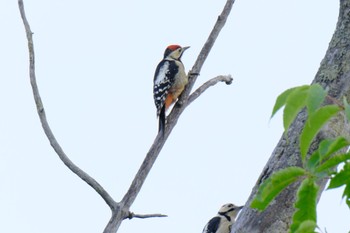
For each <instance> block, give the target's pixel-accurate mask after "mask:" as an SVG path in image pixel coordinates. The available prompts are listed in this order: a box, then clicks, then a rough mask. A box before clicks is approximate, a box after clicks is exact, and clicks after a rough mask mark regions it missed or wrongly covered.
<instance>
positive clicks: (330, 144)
mask: <svg viewBox="0 0 350 233" xmlns="http://www.w3.org/2000/svg"><path fill="white" fill-rule="evenodd" d="M323 141H325V143H323ZM349 145H350V142H349V141H348V140H347V139H346V138H344V137H337V138H335V139H325V140H322V142H321V143H320V146H319V151H320V156H321V159H327V158H328V157H330V156H331V155H332V154H333V153H335V152H337V151H339V150H341V149H343V148H344V147H348V146H349Z"/></svg>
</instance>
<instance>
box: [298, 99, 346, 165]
mask: <svg viewBox="0 0 350 233" xmlns="http://www.w3.org/2000/svg"><path fill="white" fill-rule="evenodd" d="M339 110H340V108H339V107H338V106H336V105H328V106H324V107H322V108H319V109H318V110H317V111H315V112H313V113H312V114H311V115H310V116H309V117H308V119H307V121H306V123H305V126H304V128H303V131H302V132H301V135H300V153H301V158H302V160H303V161H304V160H305V157H306V154H307V152H308V150H309V147H310V145H311V142H312V140H313V139H314V138H315V136H316V134H317V133H318V132H319V131H320V129H321V128H322V126H323V125H324V124H325V123H326V122H327V121H328V120H329V119H330V118H331V117H332V116H334V115H335V114H337V113H338V112H339Z"/></svg>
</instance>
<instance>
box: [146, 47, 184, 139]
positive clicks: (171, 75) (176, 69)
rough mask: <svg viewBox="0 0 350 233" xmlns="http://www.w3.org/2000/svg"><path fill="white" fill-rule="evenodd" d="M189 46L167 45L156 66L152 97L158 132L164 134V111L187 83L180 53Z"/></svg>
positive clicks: (174, 100)
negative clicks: (157, 118)
mask: <svg viewBox="0 0 350 233" xmlns="http://www.w3.org/2000/svg"><path fill="white" fill-rule="evenodd" d="M188 48H189V47H181V46H180V45H169V46H168V47H167V48H166V49H165V52H164V57H163V60H161V61H160V63H159V64H158V66H157V68H156V72H155V74H154V80H153V97H154V103H155V105H156V107H157V116H158V117H159V132H162V133H163V134H164V129H165V112H166V110H167V109H168V108H169V107H170V106H171V105H172V104H173V103H175V102H176V100H177V98H178V97H179V96H180V95H181V93H182V92H183V90H184V89H185V86H186V85H187V83H188V77H187V75H186V72H185V67H184V65H183V64H182V61H181V57H182V54H183V53H184V52H185V51H186V49H188Z"/></svg>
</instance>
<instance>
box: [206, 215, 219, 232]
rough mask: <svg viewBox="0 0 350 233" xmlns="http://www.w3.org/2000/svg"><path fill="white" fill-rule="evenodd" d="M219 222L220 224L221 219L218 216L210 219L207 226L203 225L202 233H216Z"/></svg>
mask: <svg viewBox="0 0 350 233" xmlns="http://www.w3.org/2000/svg"><path fill="white" fill-rule="evenodd" d="M220 222H221V218H220V217H219V216H216V217H214V218H212V219H210V221H209V222H208V223H207V225H205V227H204V229H203V233H216V232H217V230H218V229H219V226H220Z"/></svg>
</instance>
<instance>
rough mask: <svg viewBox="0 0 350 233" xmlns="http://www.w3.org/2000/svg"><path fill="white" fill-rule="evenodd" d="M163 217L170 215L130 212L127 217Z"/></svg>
mask: <svg viewBox="0 0 350 233" xmlns="http://www.w3.org/2000/svg"><path fill="white" fill-rule="evenodd" d="M163 217H168V215H165V214H135V213H133V212H129V215H128V216H127V217H126V218H128V219H133V218H142V219H144V218H163Z"/></svg>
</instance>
